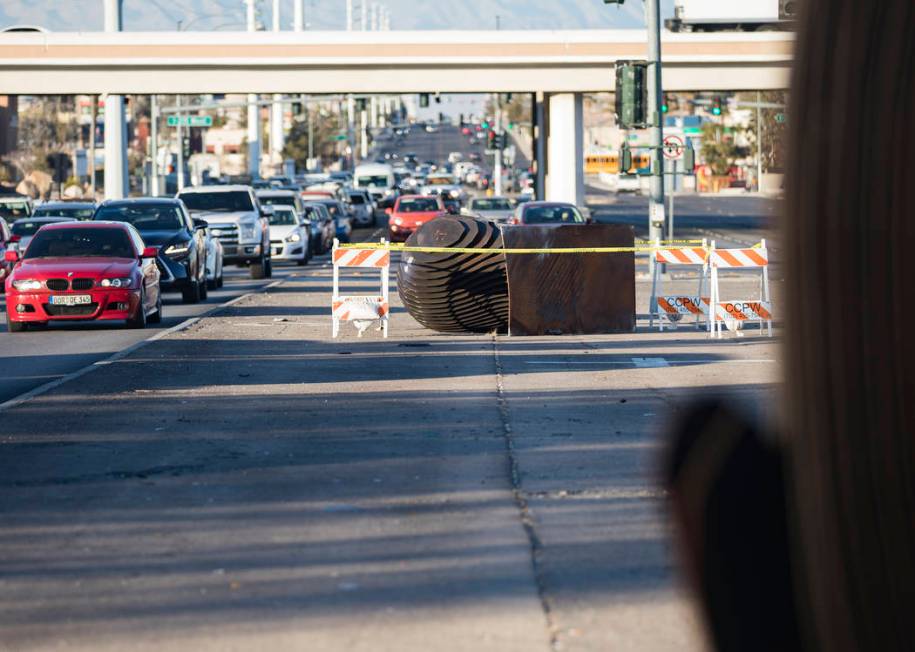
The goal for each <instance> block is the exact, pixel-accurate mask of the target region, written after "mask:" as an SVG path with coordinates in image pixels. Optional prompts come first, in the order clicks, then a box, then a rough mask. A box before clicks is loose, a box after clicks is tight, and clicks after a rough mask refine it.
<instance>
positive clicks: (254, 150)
mask: <svg viewBox="0 0 915 652" xmlns="http://www.w3.org/2000/svg"><path fill="white" fill-rule="evenodd" d="M255 4H256V0H245V5H246V9H247V12H246V13H247V25H248V31H249V32H254V31H256V30H257V8H256V6H255ZM260 163H261V125H260V107H258V106H257V94H256V93H249V94H248V174H250V175H251V178H252V179H257V178H259V177H260V167H261V165H260Z"/></svg>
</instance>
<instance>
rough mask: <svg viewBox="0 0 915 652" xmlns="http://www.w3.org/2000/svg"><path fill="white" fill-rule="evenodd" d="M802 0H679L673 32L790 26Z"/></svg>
mask: <svg viewBox="0 0 915 652" xmlns="http://www.w3.org/2000/svg"><path fill="white" fill-rule="evenodd" d="M799 1H800V0H732V1H730V2H722V0H676V2H675V3H674V17H673V18H672V19H669V20H668V21H667V22H666V25H667V28H668V29H669V30H671V31H673V32H720V31H726V30H737V31H745V32H753V31H759V30H778V29H789V28H790V25H791V23H792V22H793V21H794V18H795V15H796V13H797V5H798V3H799Z"/></svg>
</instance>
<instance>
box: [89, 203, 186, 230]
mask: <svg viewBox="0 0 915 652" xmlns="http://www.w3.org/2000/svg"><path fill="white" fill-rule="evenodd" d="M93 219H95V220H96V221H100V220H102V221H104V220H107V221H111V222H127V223H128V224H133V225H134V226H135V227H136V229H137V231H140V232H142V231H178V230H179V229H183V228H185V223H184V219H183V216H182V215H181V211H180V209H179V208H178V207H177V206H175V205H174V204H124V205H121V206H117V205H115V206H102V207H101V208H99V209H98V211H96V213H95V217H94V218H93Z"/></svg>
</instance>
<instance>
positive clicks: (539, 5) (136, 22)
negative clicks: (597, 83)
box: [0, 0, 733, 31]
mask: <svg viewBox="0 0 915 652" xmlns="http://www.w3.org/2000/svg"><path fill="white" fill-rule="evenodd" d="M292 1H293V0H281V2H280V15H281V17H282V18H281V20H282V22H283V28H284V29H289V28H290V23H291V21H292ZM361 1H365V2H367V3H369V4H371V3H372V2H373V0H354V3H355V4H356V5H357V6H358V5H359V3H360V2H361ZM378 1H379V4H384V5H386V6H387V8H388V11H389V13H390V15H391V29H471V30H472V29H495V27H496V22H497V19H496V17H497V16H498V17H499V18H498V22H499V24H500V26H501V28H502V29H608V28H610V29H612V28H632V27H640V26H642V25H643V24H644V21H643V11H644V9H643V7H644V5H643V2H642V0H628V2H626V4H624V5H623V6H622V7H617V6H611V5H605V4H604V2H603V0H459V1H457V2H454V1H445V0H378ZM732 1H733V0H732ZM661 2H662V8H663V9H662V11H663V13H664V15H665V16H669V15H671V14H672V13H673V9H672V6H673V0H661ZM259 4H260V18H261V21H262V22H263V23H265V24H266V25H268V26H269V25H270V24H271V13H270V12H271V8H272V6H273V1H272V0H260V2H259ZM102 7H103V2H102V0H2V2H0V26H8V25H13V24H30V25H40V26H42V27H46V28H47V29H50V30H52V31H96V30H100V29H102ZM345 7H346V1H345V0H305V15H306V21H307V23H308V26H309V28H310V29H343V28H344V24H345V15H346V10H345ZM356 13H357V15H358V14H359V13H360V12H358V11H357V12H356ZM244 18H245V12H244V3H243V2H242V0H124V23H125V24H124V27H125V29H126V30H132V31H140V30H172V29H177V27H178V24H179V21H180V22H181V25H182V28H185V29H187V28H189V29H192V30H196V29H200V30H211V29H219V30H238V29H244Z"/></svg>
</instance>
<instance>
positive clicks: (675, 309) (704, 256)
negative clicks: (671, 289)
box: [648, 239, 712, 333]
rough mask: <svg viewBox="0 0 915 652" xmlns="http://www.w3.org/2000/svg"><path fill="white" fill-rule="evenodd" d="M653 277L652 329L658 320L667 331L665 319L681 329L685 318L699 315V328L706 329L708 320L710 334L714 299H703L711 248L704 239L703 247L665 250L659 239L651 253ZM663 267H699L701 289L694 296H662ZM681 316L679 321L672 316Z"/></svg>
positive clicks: (649, 319) (649, 310)
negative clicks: (703, 325) (681, 321)
mask: <svg viewBox="0 0 915 652" xmlns="http://www.w3.org/2000/svg"><path fill="white" fill-rule="evenodd" d="M651 257H652V262H653V265H652V268H653V270H654V271H653V273H652V278H651V297H650V298H649V300H648V302H649V306H648V327H649V328H654V320H655V318H657V320H658V330H659V331H663V330H664V318H665V317H666V318H667V319H669V320H670V323H671V324H672V326H671V327H672V328H676V327H677V322H679V320H680V319H681V318H682V317H681V316H688V315H695V317H696V321H695V326H696V328H700V327H701V326H702V320H703V317H704V318H705V322H706V328H707V329H708V332H709V333H711V332H712V317H711V309H710V304H711V297H708V296H703V293H704V292H705V286H706V283H707V282H708V275H709V265H708V261H709V245H708V241H707V240H705V239H703V240H702V245H701V246H699V247H662V246H661V241H660V240H656V241H655V244H654V248H653V249H652V250H651ZM661 265H671V266H675V267H687V268H698V270H697V271H698V272H699V279H698V280H699V287H698V290H697V292H696V294H695V295H694V296H673V295H670V296H668V295H662V294H661ZM674 314H676V315H678V317H677V318H676V319H674V318H673V317H672V315H674Z"/></svg>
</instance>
